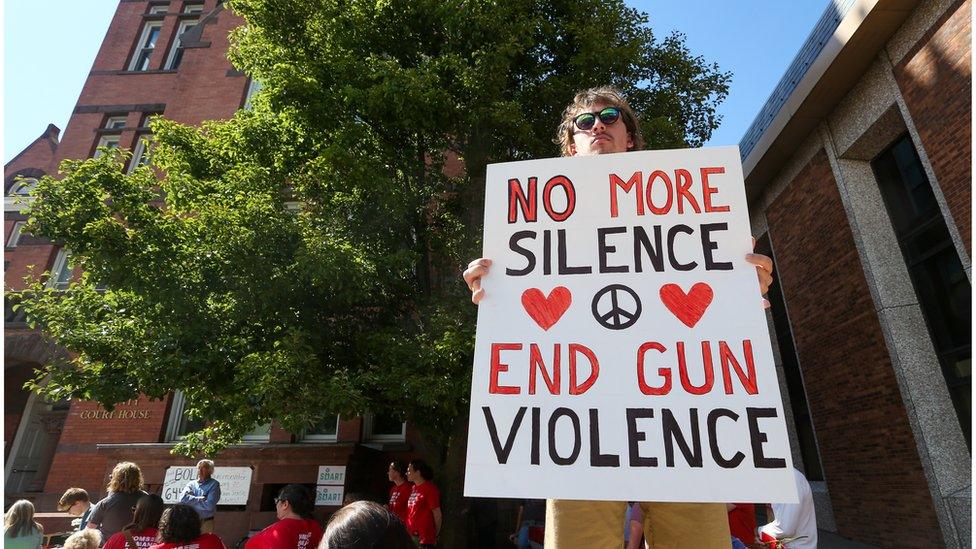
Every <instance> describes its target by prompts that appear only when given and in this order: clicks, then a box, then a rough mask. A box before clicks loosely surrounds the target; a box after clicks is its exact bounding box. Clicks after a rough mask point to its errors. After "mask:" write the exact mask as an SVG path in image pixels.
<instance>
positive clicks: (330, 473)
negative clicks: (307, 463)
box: [315, 465, 346, 486]
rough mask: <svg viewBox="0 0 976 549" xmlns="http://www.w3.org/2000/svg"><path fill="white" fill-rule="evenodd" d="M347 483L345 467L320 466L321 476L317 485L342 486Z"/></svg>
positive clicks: (316, 482)
mask: <svg viewBox="0 0 976 549" xmlns="http://www.w3.org/2000/svg"><path fill="white" fill-rule="evenodd" d="M345 483H346V466H345V465H319V476H318V479H317V480H316V481H315V484H326V485H330V486H342V485H344V484H345Z"/></svg>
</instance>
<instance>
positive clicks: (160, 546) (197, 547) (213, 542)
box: [149, 533, 227, 549]
mask: <svg viewBox="0 0 976 549" xmlns="http://www.w3.org/2000/svg"><path fill="white" fill-rule="evenodd" d="M149 549H227V547H225V546H224V542H223V541H221V540H220V538H219V537H217V536H215V535H214V534H210V533H207V534H200V537H198V538H197V539H195V540H193V541H191V542H187V543H157V544H156V545H153V546H152V547H150V548H149Z"/></svg>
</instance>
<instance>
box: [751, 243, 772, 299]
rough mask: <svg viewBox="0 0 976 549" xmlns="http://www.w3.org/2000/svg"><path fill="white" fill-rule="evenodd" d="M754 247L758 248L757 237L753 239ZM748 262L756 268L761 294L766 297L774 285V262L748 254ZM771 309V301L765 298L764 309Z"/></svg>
mask: <svg viewBox="0 0 976 549" xmlns="http://www.w3.org/2000/svg"><path fill="white" fill-rule="evenodd" d="M752 247H753V249H755V247H756V237H752ZM746 261H748V262H749V263H752V264H753V265H755V266H756V275H757V276H758V277H759V293H760V294H762V295H766V292H768V291H769V286H770V285H771V284H772V283H773V260H772V259H771V258H769V257H768V256H765V255H762V254H746ZM768 308H769V300H768V299H766V298H763V309H768Z"/></svg>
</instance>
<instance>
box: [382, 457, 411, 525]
mask: <svg viewBox="0 0 976 549" xmlns="http://www.w3.org/2000/svg"><path fill="white" fill-rule="evenodd" d="M386 476H387V478H389V479H390V482H392V483H393V486H391V487H390V501H389V502H388V503H387V504H386V508H387V509H389V510H390V511H393V514H394V515H396V516H397V518H399V519H400V522H402V523H403V525H404V526H406V524H407V500H409V499H410V492H411V491H412V490H413V483H412V482H410V481H408V480H407V468H406V467H404V466H403V462H402V461H400V460H395V461H393V462H391V463H390V468H389V469H388V470H387V472H386Z"/></svg>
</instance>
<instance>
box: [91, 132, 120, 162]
mask: <svg viewBox="0 0 976 549" xmlns="http://www.w3.org/2000/svg"><path fill="white" fill-rule="evenodd" d="M121 139H122V136H121V135H103V136H102V137H100V138H99V139H98V148H96V149H95V154H94V158H98V157H100V156H102V154H103V151H102V150H100V149H101V147H108V148H109V149H117V148H119V141H120V140H121Z"/></svg>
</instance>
